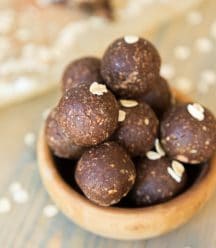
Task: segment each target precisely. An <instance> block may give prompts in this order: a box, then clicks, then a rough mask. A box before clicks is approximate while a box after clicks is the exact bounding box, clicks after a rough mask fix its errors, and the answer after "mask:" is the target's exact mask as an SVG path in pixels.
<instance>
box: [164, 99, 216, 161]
mask: <svg viewBox="0 0 216 248" xmlns="http://www.w3.org/2000/svg"><path fill="white" fill-rule="evenodd" d="M160 130H161V138H162V144H163V147H164V149H165V150H166V152H167V154H168V155H169V156H170V157H172V158H174V159H177V160H179V161H181V162H185V163H191V164H199V163H202V162H205V161H206V160H208V159H209V158H211V156H212V155H213V153H214V152H215V150H216V120H215V118H214V116H213V115H212V113H211V112H210V111H209V110H207V109H206V108H204V107H202V106H201V105H199V104H197V103H184V104H178V105H176V106H173V107H172V108H171V109H169V111H168V112H167V113H166V114H165V116H164V118H163V120H162V122H161V128H160Z"/></svg>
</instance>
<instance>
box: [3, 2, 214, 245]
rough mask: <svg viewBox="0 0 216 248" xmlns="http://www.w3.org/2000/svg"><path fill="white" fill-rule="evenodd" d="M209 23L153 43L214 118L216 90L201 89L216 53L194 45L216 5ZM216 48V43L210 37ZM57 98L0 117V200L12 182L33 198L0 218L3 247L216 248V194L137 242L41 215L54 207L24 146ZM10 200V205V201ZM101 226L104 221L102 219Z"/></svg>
mask: <svg viewBox="0 0 216 248" xmlns="http://www.w3.org/2000/svg"><path fill="white" fill-rule="evenodd" d="M201 12H202V13H203V15H204V19H205V21H204V22H203V23H202V24H201V25H198V26H195V27H191V26H190V25H188V24H187V23H186V22H185V17H182V18H179V19H178V20H176V21H175V22H171V23H167V24H165V25H163V26H162V27H161V28H160V30H159V31H158V32H156V33H154V34H153V35H152V36H151V37H150V38H151V40H152V41H154V42H155V43H156V44H157V46H158V48H159V50H160V52H161V54H162V58H163V62H165V63H170V64H172V65H173V66H174V67H175V70H176V73H175V76H174V78H173V80H171V83H172V84H173V85H175V84H176V79H178V78H179V77H183V76H184V77H186V78H189V79H190V80H191V81H192V82H194V84H193V88H192V91H191V95H192V97H194V98H195V99H198V100H199V101H200V102H201V103H203V104H205V105H206V106H207V107H209V108H210V109H211V110H212V111H213V112H214V113H215V114H216V101H215V97H216V87H215V85H212V86H211V88H210V90H209V91H208V94H207V95H206V94H200V93H199V92H198V91H197V85H198V82H199V80H200V74H201V72H202V71H203V70H204V69H211V70H213V71H214V72H216V63H215V62H216V61H215V57H216V50H215V47H214V49H213V50H211V52H210V53H206V54H200V53H198V52H197V50H196V48H195V46H194V43H195V41H196V39H197V38H199V37H203V36H204V37H206V36H208V37H210V36H209V32H210V24H211V23H212V21H213V20H215V12H216V6H215V1H214V0H208V1H205V3H204V5H203V6H202V7H201ZM210 39H211V41H212V42H213V43H214V44H215V40H214V39H212V38H210ZM177 45H187V46H189V47H190V48H191V53H192V54H191V56H190V58H189V59H188V60H186V61H179V60H176V59H175V57H174V55H173V50H174V49H175V47H176V46H177ZM57 99H58V94H57V93H56V92H53V93H51V94H49V95H46V96H42V97H41V98H38V99H34V100H32V101H29V102H26V103H23V104H20V105H17V106H12V107H11V108H7V109H3V110H1V112H0V158H1V173H0V197H4V196H5V197H8V198H9V199H11V196H10V194H9V190H8V188H9V185H10V184H11V183H12V182H14V181H19V182H21V183H22V185H23V187H24V188H25V189H26V190H27V191H28V193H29V201H28V203H26V204H23V205H21V204H19V205H18V204H15V203H13V202H12V210H11V212H9V213H7V214H1V215H0V247H4V248H5V247H6V248H8V247H15V248H26V247H27V248H37V247H41V248H46V247H48V248H71V247H76V248H82V247H83V248H84V247H88V248H112V247H113V248H114V247H115V248H123V247H124V248H125V247H126V248H132V247H133V248H141V247H142V248H173V247H175V248H184V247H186V246H190V247H191V248H203V247H208V248H214V247H215V245H216V235H215V232H216V222H215V218H216V214H215V209H216V194H215V195H214V197H213V198H212V199H211V200H210V202H209V203H208V204H207V205H206V206H205V207H204V209H203V210H202V211H201V212H200V213H199V214H198V215H196V216H195V217H194V218H193V219H192V220H191V221H190V222H189V223H187V224H186V225H184V226H183V227H181V228H179V229H178V230H176V231H174V232H172V233H169V234H167V235H164V236H162V237H159V238H156V239H152V240H148V241H137V242H121V241H115V240H109V239H103V238H100V237H97V236H95V235H93V234H91V233H89V232H86V231H84V230H82V229H81V228H79V227H78V226H76V225H74V224H73V223H72V222H70V221H69V220H68V219H67V218H66V217H64V216H63V215H62V214H61V213H59V214H58V215H57V216H55V217H53V218H50V219H48V218H46V217H44V215H43V207H44V206H46V205H47V204H49V203H50V202H51V200H50V198H49V197H48V194H47V193H46V191H45V189H44V187H43V186H42V183H41V179H40V177H39V173H38V169H37V166H36V161H35V150H34V149H31V148H29V147H26V146H25V145H24V142H23V139H24V136H25V134H26V133H27V132H31V131H33V132H35V133H37V132H38V131H39V128H40V125H41V123H42V117H41V113H42V111H43V110H44V109H46V108H47V107H50V106H52V105H54V103H55V102H56V100H57ZM11 201H12V200H11ZM101 221H103V220H101Z"/></svg>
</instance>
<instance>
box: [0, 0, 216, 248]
mask: <svg viewBox="0 0 216 248" xmlns="http://www.w3.org/2000/svg"><path fill="white" fill-rule="evenodd" d="M80 2H81V1H79V0H68V1H63V0H62V1H61V0H35V1H34V0H0V159H1V160H0V161H1V173H0V247H4V248H5V247H16V248H19V247H21V248H23V247H31V248H34V247H51V248H56V247H77V248H79V247H92V248H93V247H100V248H102V247H109V248H110V247H117V248H118V247H134V248H135V247H136V248H138V247H142V248H146V247H148V248H155V247H156V248H157V247H160V248H163V247H170V248H171V247H175V248H186V247H187V248H189V247H190V248H202V247H209V248H213V247H215V245H216V235H215V231H216V222H215V218H216V214H215V208H216V194H215V196H214V197H213V198H212V199H211V200H210V202H209V203H208V204H207V206H205V208H204V209H203V210H202V211H201V212H200V213H199V214H198V215H196V216H195V217H194V218H193V219H192V221H190V222H189V223H188V224H186V225H185V226H183V227H181V228H180V229H178V230H176V231H174V232H172V233H170V234H168V235H165V236H162V237H159V238H156V239H153V240H147V241H136V242H121V241H114V240H108V239H104V238H100V237H97V236H95V235H93V234H90V233H89V232H86V231H84V230H82V229H81V228H79V227H78V226H76V225H74V224H73V223H71V222H70V221H69V220H68V219H67V218H66V217H65V216H63V214H61V213H60V212H59V211H58V209H57V207H56V206H55V204H54V203H53V202H52V200H51V199H50V198H49V196H48V194H47V193H46V191H45V189H44V187H43V185H42V182H41V180H40V176H39V173H38V169H37V162H36V141H37V135H38V132H39V130H40V127H41V125H42V123H43V121H44V119H45V118H46V116H47V113H48V112H49V109H50V108H51V107H52V106H54V105H55V103H56V102H57V100H58V98H59V92H60V91H59V88H60V87H59V86H60V80H61V74H62V70H63V68H64V66H65V65H66V64H67V63H68V62H69V61H71V60H73V59H74V58H78V57H80V56H87V55H96V56H98V57H101V56H102V54H103V51H104V50H105V48H106V47H107V45H108V44H109V43H110V42H112V41H113V39H115V38H117V37H119V36H121V35H125V34H136V35H140V36H143V37H145V38H147V39H149V40H151V41H152V42H153V43H154V44H155V45H156V46H157V48H158V50H159V52H160V54H161V57H162V68H161V74H162V75H163V76H164V77H165V78H166V79H167V80H168V81H169V82H170V84H171V85H172V86H174V87H176V88H178V89H179V90H181V91H183V92H184V93H186V94H188V95H190V96H191V97H192V98H193V99H195V100H197V101H199V102H200V103H202V104H204V105H205V106H207V107H208V108H209V109H211V110H212V112H213V113H214V114H216V100H215V99H216V16H215V13H216V2H215V0H205V1H204V0H203V1H201V0H187V1H186V0H183V1H177V0H110V1H109V3H108V4H107V1H95V2H96V3H95V4H94V5H93V6H91V5H87V6H86V5H84V6H83V5H82V4H80ZM177 218H178V216H177ZM101 221H103V220H101Z"/></svg>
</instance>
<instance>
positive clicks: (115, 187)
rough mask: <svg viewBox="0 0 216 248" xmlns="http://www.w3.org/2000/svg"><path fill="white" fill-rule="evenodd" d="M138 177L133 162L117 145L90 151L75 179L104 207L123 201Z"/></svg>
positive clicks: (82, 159)
mask: <svg viewBox="0 0 216 248" xmlns="http://www.w3.org/2000/svg"><path fill="white" fill-rule="evenodd" d="M135 177H136V171H135V166H134V164H133V162H132V161H131V159H130V157H129V156H128V155H127V153H126V152H125V150H124V149H123V148H122V147H121V146H119V145H118V144H116V143H115V142H106V143H103V144H101V145H98V146H96V147H92V148H91V149H90V150H88V151H86V152H85V153H84V154H83V155H82V157H81V158H80V160H79V162H78V164H77V167H76V171H75V180H76V182H77V184H78V186H79V187H80V188H81V190H82V191H83V193H84V194H85V196H86V197H87V198H88V199H89V200H91V201H93V202H94V203H97V204H98V205H101V206H110V205H113V204H116V203H117V202H119V201H120V200H121V198H122V197H124V196H126V194H127V193H128V192H129V190H130V189H131V188H132V186H133V184H134V181H135Z"/></svg>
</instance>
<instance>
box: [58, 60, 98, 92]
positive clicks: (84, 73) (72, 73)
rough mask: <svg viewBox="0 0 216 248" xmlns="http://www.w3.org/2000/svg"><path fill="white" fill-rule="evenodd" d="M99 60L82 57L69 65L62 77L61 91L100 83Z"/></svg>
mask: <svg viewBox="0 0 216 248" xmlns="http://www.w3.org/2000/svg"><path fill="white" fill-rule="evenodd" d="M100 64H101V62H100V60H99V59H98V58H95V57H84V58H81V59H77V60H75V61H73V62H72V63H70V64H69V65H68V66H67V67H66V69H65V71H64V73H63V77H62V88H63V91H66V90H68V89H71V88H74V87H77V86H80V85H81V84H84V85H90V84H91V83H93V82H102V81H103V80H102V77H101V75H100Z"/></svg>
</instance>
